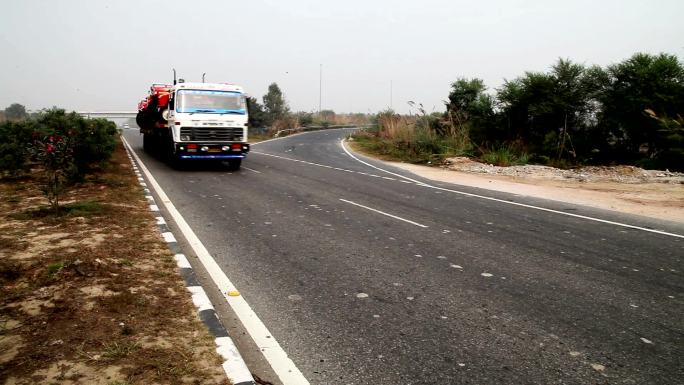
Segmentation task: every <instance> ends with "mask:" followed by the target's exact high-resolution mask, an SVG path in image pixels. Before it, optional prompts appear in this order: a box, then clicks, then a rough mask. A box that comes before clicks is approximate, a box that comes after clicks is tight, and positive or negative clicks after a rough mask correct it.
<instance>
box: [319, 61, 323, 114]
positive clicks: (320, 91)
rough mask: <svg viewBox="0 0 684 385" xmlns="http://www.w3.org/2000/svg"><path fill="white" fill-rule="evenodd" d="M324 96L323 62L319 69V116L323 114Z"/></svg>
mask: <svg viewBox="0 0 684 385" xmlns="http://www.w3.org/2000/svg"><path fill="white" fill-rule="evenodd" d="M322 96H323V64H320V65H319V69H318V116H321V100H322Z"/></svg>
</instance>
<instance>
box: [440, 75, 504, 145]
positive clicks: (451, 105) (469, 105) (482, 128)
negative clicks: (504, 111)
mask: <svg viewBox="0 0 684 385" xmlns="http://www.w3.org/2000/svg"><path fill="white" fill-rule="evenodd" d="M486 90H487V87H486V86H485V84H484V81H482V79H477V78H475V79H466V78H460V79H458V80H456V81H455V82H453V83H451V92H450V93H449V102H448V103H447V105H446V107H447V115H448V117H449V118H450V119H452V120H455V123H456V124H458V125H461V126H463V127H467V129H468V131H469V133H470V138H471V139H472V140H474V141H475V142H482V141H486V140H487V139H489V137H491V136H492V135H493V133H492V132H491V131H492V129H493V128H494V127H493V118H494V107H493V105H494V101H493V99H492V97H491V96H490V95H489V94H487V93H486Z"/></svg>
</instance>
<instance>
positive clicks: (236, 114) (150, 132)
mask: <svg viewBox="0 0 684 385" xmlns="http://www.w3.org/2000/svg"><path fill="white" fill-rule="evenodd" d="M174 72H175V71H174ZM247 122H248V116H247V106H246V96H245V94H244V91H243V89H242V87H240V86H238V85H235V84H230V83H204V82H203V83H191V82H187V83H186V82H185V81H183V79H178V81H176V80H175V73H174V82H173V84H164V83H155V84H152V86H151V87H150V90H149V93H148V95H147V96H146V97H145V98H144V99H143V100H142V101H140V103H138V113H137V115H136V123H137V124H138V127H140V133H141V134H142V135H143V149H144V150H145V152H148V153H152V154H156V155H159V156H161V157H163V158H164V159H166V160H168V161H169V163H171V164H172V165H178V164H180V163H181V162H189V161H193V160H211V161H219V162H227V164H228V167H229V168H230V169H232V170H237V169H239V168H240V165H241V163H242V159H244V158H245V157H246V156H247V153H248V152H249V143H248V142H247Z"/></svg>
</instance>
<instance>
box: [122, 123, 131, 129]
mask: <svg viewBox="0 0 684 385" xmlns="http://www.w3.org/2000/svg"><path fill="white" fill-rule="evenodd" d="M123 128H124V129H125V130H128V129H129V128H131V126H130V125H129V124H128V123H124V124H123Z"/></svg>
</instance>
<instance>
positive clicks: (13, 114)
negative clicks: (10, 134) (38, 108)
mask: <svg viewBox="0 0 684 385" xmlns="http://www.w3.org/2000/svg"><path fill="white" fill-rule="evenodd" d="M27 117H28V114H27V113H26V107H24V106H23V105H21V104H19V103H13V104H11V105H10V106H9V107H7V108H5V118H6V119H7V120H14V121H17V120H25V119H26V118H27Z"/></svg>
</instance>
